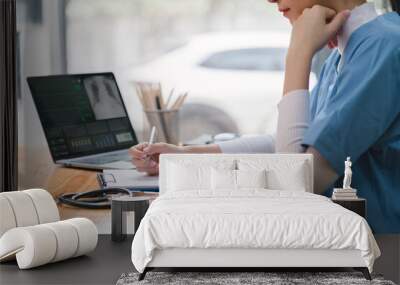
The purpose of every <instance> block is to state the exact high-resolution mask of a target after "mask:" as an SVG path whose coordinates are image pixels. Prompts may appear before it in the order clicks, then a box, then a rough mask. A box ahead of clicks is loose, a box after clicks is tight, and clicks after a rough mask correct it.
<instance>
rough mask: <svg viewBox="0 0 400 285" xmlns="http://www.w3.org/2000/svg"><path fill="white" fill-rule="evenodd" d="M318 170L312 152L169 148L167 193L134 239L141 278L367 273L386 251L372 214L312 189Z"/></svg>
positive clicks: (164, 171) (163, 189) (164, 174)
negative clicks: (207, 271) (208, 272)
mask: <svg viewBox="0 0 400 285" xmlns="http://www.w3.org/2000/svg"><path fill="white" fill-rule="evenodd" d="M312 177H313V166H312V156H310V155H276V154H268V155H258V154H257V155H221V154H219V155H176V154H174V155H163V156H162V157H161V162H160V197H159V198H157V199H156V200H155V201H154V202H153V203H152V205H151V206H150V208H149V210H148V211H147V213H146V215H145V217H144V218H143V220H142V222H141V224H140V226H139V228H138V230H137V232H136V234H135V237H134V240H133V243H132V262H133V264H134V266H135V267H136V269H137V270H138V271H139V272H141V273H143V274H142V275H141V277H140V278H144V274H145V273H146V271H148V270H149V269H151V268H155V267H167V268H171V267H237V268H244V267H252V268H253V267H262V268H265V267H354V268H361V269H364V270H363V273H364V275H365V276H366V278H368V277H369V272H371V271H372V268H373V263H374V260H375V259H376V258H377V257H378V256H379V255H380V252H379V248H378V246H377V244H376V242H375V239H374V237H373V235H372V233H371V230H370V228H369V226H368V224H367V222H366V221H365V220H364V219H363V218H362V217H360V216H358V215H357V214H355V213H353V212H351V211H349V210H347V209H344V208H342V207H341V206H339V205H337V204H335V203H333V202H331V201H330V200H329V199H328V198H326V197H323V196H320V195H315V194H312V192H313V185H312V184H313V183H312ZM231 178H232V179H233V180H232V181H230V179H231ZM264 178H265V181H264ZM264 182H265V185H263V183H264ZM232 183H233V184H234V185H233V184H232ZM271 188H272V189H271ZM367 268H368V270H367Z"/></svg>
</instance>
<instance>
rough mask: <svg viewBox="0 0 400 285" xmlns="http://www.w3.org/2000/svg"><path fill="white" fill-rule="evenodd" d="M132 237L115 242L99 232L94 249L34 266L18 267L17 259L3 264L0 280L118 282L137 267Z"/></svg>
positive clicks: (6, 283)
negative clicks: (72, 257) (27, 267)
mask: <svg viewBox="0 0 400 285" xmlns="http://www.w3.org/2000/svg"><path fill="white" fill-rule="evenodd" d="M131 244H132V238H128V239H127V240H125V241H124V242H121V243H115V242H112V241H111V237H110V236H109V235H100V236H99V243H98V245H97V248H96V250H95V251H93V252H92V253H90V254H89V255H88V256H81V257H77V258H74V259H69V260H65V261H61V262H57V263H52V264H48V265H44V266H41V267H38V268H34V269H28V270H19V269H18V266H17V264H16V262H8V263H2V264H0V284H1V285H17V284H18V285H20V284H33V285H36V284H38V285H39V284H41V285H42V284H80V285H81V284H115V283H116V282H117V280H118V278H119V277H120V276H121V274H122V273H125V272H132V271H134V270H135V269H134V267H133V265H132V262H131V257H130V255H131Z"/></svg>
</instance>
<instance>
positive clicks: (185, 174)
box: [167, 163, 211, 192]
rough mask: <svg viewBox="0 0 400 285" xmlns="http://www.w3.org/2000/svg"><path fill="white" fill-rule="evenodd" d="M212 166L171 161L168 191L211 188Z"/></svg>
mask: <svg viewBox="0 0 400 285" xmlns="http://www.w3.org/2000/svg"><path fill="white" fill-rule="evenodd" d="M210 172H211V167H207V166H196V165H186V164H178V163H169V164H168V168H167V173H168V177H167V189H168V191H173V192H175V191H187V190H201V189H210V188H211V177H210V174H211V173H210Z"/></svg>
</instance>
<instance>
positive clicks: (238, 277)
mask: <svg viewBox="0 0 400 285" xmlns="http://www.w3.org/2000/svg"><path fill="white" fill-rule="evenodd" d="M138 276H139V274H138V273H127V274H122V275H121V277H120V278H119V279H118V281H117V285H136V284H140V285H146V284H157V285H163V284H171V285H178V284H179V285H186V284H213V285H219V284H221V285H236V284H237V285H239V284H240V285H246V284H252V285H253V284H267V285H278V284H279V285H292V284H293V285H297V284H318V285H319V284H321V285H322V284H324V285H336V284H337V285H347V284H348V285H350V284H351V285H353V284H355V285H358V284H368V285H371V284H374V285H375V284H377V285H378V284H379V285H395V283H393V282H391V281H387V280H384V279H383V277H382V276H379V275H378V276H377V275H372V277H373V280H372V281H368V280H366V279H365V278H364V276H363V275H362V274H361V273H359V272H148V273H147V274H146V278H145V279H144V280H142V281H138Z"/></svg>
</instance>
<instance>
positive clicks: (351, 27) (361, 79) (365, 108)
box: [131, 0, 400, 233]
mask: <svg viewBox="0 0 400 285" xmlns="http://www.w3.org/2000/svg"><path fill="white" fill-rule="evenodd" d="M269 2H273V3H276V4H277V6H278V9H279V11H280V12H282V13H283V15H284V16H285V17H287V18H288V19H289V20H290V22H291V23H292V25H293V30H292V37H291V43H290V47H289V50H288V54H287V58H286V73H285V83H284V95H283V98H282V100H281V102H280V103H279V105H278V109H279V118H278V128H277V135H276V138H273V137H272V136H266V135H265V136H259V137H255V138H241V139H237V140H234V141H230V142H224V143H219V144H214V145H208V146H190V147H178V146H174V145H168V144H154V145H151V146H147V145H146V144H140V145H137V146H135V147H133V148H132V149H131V154H132V157H133V163H134V164H135V165H136V166H137V168H138V170H139V171H144V172H147V173H149V174H153V175H154V174H157V173H158V155H159V154H160V153H220V152H223V153H265V152H291V153H304V152H305V153H312V154H313V155H314V164H315V170H316V171H315V189H316V190H315V191H316V193H320V194H322V193H324V192H325V191H326V190H327V189H330V188H331V187H332V186H333V185H334V184H335V183H336V184H339V176H341V175H342V174H343V171H344V163H343V162H344V161H345V160H346V157H348V156H350V157H351V159H352V161H353V173H354V175H353V185H352V186H353V187H354V188H357V189H358V193H359V195H360V196H361V197H364V198H367V199H368V203H367V204H368V213H369V215H368V218H369V222H370V224H371V226H372V228H373V229H374V231H375V232H378V233H379V232H380V233H390V232H391V233H399V232H400V16H399V15H398V14H397V13H395V12H392V13H387V14H385V15H381V16H378V15H377V13H376V11H375V9H374V7H373V5H372V4H367V3H366V1H365V0H364V1H363V0H269ZM392 2H393V3H392V4H393V7H394V8H395V7H397V8H398V2H396V1H392ZM326 44H328V45H329V46H330V47H331V48H336V47H337V49H336V50H335V51H334V52H333V53H332V54H331V55H330V57H329V58H328V59H327V61H326V63H325V65H324V67H323V69H322V72H321V75H320V78H319V81H318V84H317V86H316V87H315V88H314V90H313V91H312V92H311V95H310V94H309V91H308V82H309V74H310V66H311V60H312V57H313V55H314V54H315V53H316V52H317V51H318V50H319V49H320V48H321V47H323V46H324V45H326ZM148 155H150V156H151V157H152V159H151V160H148V159H145V158H146V157H147V156H148ZM337 186H341V185H337ZM325 193H326V192H325ZM326 194H327V195H329V194H330V193H326Z"/></svg>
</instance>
